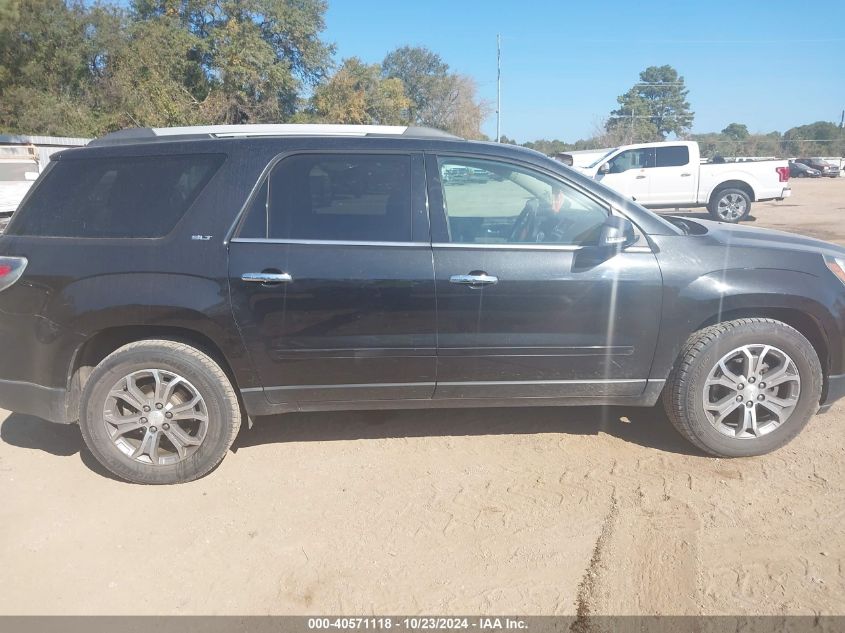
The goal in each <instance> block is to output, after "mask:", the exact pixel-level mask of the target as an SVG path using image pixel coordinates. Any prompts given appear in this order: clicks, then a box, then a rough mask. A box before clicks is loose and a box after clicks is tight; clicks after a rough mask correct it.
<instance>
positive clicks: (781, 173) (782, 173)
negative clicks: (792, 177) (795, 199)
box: [775, 167, 789, 182]
mask: <svg viewBox="0 0 845 633" xmlns="http://www.w3.org/2000/svg"><path fill="white" fill-rule="evenodd" d="M775 171H776V172H777V173H778V181H779V182H789V167H775Z"/></svg>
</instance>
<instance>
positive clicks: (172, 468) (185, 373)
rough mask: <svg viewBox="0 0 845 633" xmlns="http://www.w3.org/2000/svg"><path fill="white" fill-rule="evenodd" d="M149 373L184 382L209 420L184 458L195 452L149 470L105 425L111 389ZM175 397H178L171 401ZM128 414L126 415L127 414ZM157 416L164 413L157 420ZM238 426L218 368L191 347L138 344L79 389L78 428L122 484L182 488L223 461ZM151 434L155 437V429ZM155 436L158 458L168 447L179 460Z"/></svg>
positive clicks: (233, 399) (234, 401) (110, 359)
mask: <svg viewBox="0 0 845 633" xmlns="http://www.w3.org/2000/svg"><path fill="white" fill-rule="evenodd" d="M153 369H155V370H161V371H163V372H169V373H170V374H173V375H177V376H179V377H182V378H184V379H185V381H187V383H188V386H189V387H190V388H191V389H193V390H195V391H196V393H197V394H198V395H199V396H201V398H202V405H201V407H202V410H203V411H204V412H205V417H207V422H206V423H205V427H204V434H203V439H202V440H201V443H199V445H198V446H196V447H194V446H190V447H183V448H185V449H186V451H185V452H186V453H187V450H188V448H189V449H190V450H192V451H193V452H192V453H191V454H187V455H186V457H184V458H181V461H178V462H175V463H169V464H165V463H161V464H159V465H153V463H152V462H151V461H150V463H142V462H140V461H139V459H140V458H144V457H146V459H150V460H151V458H150V457H148V456H145V455H141V456H140V457H139V458H133V457H131V456H130V455H129V454H126V453H125V452H123V451H122V450H121V449H120V448H118V446H117V445H116V444H115V443H114V441H113V440H112V439H111V437H110V434H109V430H108V429H107V427H108V425H107V423H106V422H105V421H104V419H105V415H104V409H105V407H106V401H107V398H109V397H110V396H109V392H110V391H111V390H112V387H113V386H115V385H116V384H117V383H118V381H120V380H121V379H122V378H123V377H125V376H128V375H130V374H133V372H141V373H143V372H144V370H153ZM170 380H171V381H172V378H171V379H170ZM177 382H178V381H177ZM166 384H169V383H166ZM182 384H183V385H184V384H185V383H184V382H183V383H182ZM176 389H178V388H176ZM178 395H179V394H178V393H177V394H175V396H174V397H178ZM183 399H184V398H183ZM121 402H123V401H121ZM121 406H123V405H121ZM166 409H167V407H165V410H166ZM174 411H175V409H174ZM132 413H133V411H131V410H130V414H132ZM153 413H155V412H153ZM141 415H143V414H141ZM161 415H165V413H161V414H160V415H159V416H158V417H161ZM171 415H172V414H171ZM175 417H179V416H178V415H177V416H175ZM156 419H157V418H156ZM144 420H145V421H146V420H147V419H146V418H144ZM162 422H164V421H162ZM171 422H172V421H171ZM165 424H166V425H167V427H168V429H170V428H171V427H170V425H169V424H167V423H166V422H165ZM240 424H241V412H240V405H239V402H238V398H237V395H236V394H235V390H234V388H233V386H232V383H231V381H230V380H229V378H228V377H227V376H226V373H225V372H224V371H223V369H221V367H220V365H218V364H217V363H216V362H215V361H214V360H213V359H212V358H211V357H209V356H208V355H207V354H205V353H203V352H201V351H199V350H198V349H196V348H194V347H191V346H190V345H186V344H184V343H179V342H175V341H168V340H146V341H138V342H136V343H130V344H128V345H124V346H123V347H121V348H120V349H118V350H116V351H115V352H113V353H111V354H110V355H109V356H107V357H106V358H105V359H104V360H103V361H102V362H101V363H100V364H99V365H98V366H97V367H96V368H95V369H94V371H93V372H92V373H91V376H90V378H89V379H88V381H87V382H86V384H85V388H84V389H83V392H82V398H81V404H80V417H79V426H80V428H81V430H82V437H83V438H84V440H85V444H86V445H87V446H88V449H89V450H90V451H91V453H92V454H93V455H94V457H95V458H96V459H97V461H98V462H99V463H100V464H102V465H103V466H104V467H105V468H106V469H108V470H109V471H110V472H111V473H113V474H115V475H117V476H118V477H120V478H121V479H125V480H127V481H131V482H134V483H140V484H174V483H182V482H186V481H192V480H194V479H199V478H200V477H202V476H203V475H206V474H207V473H209V472H210V471H211V470H212V469H214V468H215V467H216V466H217V465H218V464H219V463H220V462H221V461H222V460H223V458H224V457H225V456H226V453H227V452H228V450H229V447H230V446H231V445H232V442H233V441H234V440H235V436H236V435H237V433H238V429H239V428H240ZM163 426H164V425H163ZM149 430H150V429H149V427H144V428H140V429H138V430H137V431H133V433H136V432H137V433H140V434H142V435H143V434H145V433H147V432H148V431H149ZM152 430H153V432H156V429H155V428H153V429H152ZM183 431H184V429H183ZM158 432H159V433H160V439H159V443H158V444H156V447H157V448H156V452H158V447H159V446H160V445H161V444H165V445H169V446H170V448H171V449H172V450H171V453H170V455H171V456H170V457H169V459H177V458H179V455H178V454H174V453H173V451H176V450H177V449H176V448H175V446H176V445H175V444H173V443H170V444H168V443H169V442H170V440H169V439H164V436H165V431H164V430H163V428H162V429H159V430H158ZM128 435H129V440H128V441H133V440H131V435H130V434H128ZM197 435H199V433H198V432H197ZM169 437H170V436H168V438H169ZM139 443H140V442H139ZM165 459H168V457H165Z"/></svg>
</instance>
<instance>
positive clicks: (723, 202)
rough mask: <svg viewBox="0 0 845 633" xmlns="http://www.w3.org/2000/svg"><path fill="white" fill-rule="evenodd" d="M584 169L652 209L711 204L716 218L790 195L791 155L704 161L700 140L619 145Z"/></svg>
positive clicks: (734, 216)
mask: <svg viewBox="0 0 845 633" xmlns="http://www.w3.org/2000/svg"><path fill="white" fill-rule="evenodd" d="M573 168H574V169H577V170H578V171H581V172H583V173H586V174H587V175H589V176H591V177H592V178H595V179H596V180H598V181H600V182H601V183H602V184H605V185H607V186H608V187H611V188H613V189H615V190H616V191H619V192H620V193H622V194H625V195H627V196H630V197H631V198H633V199H634V200H636V201H637V202H639V203H640V204H641V205H643V206H645V207H649V208H651V209H671V208H680V207H705V206H706V207H707V210H708V211H709V212H710V215H712V216H713V217H714V218H715V219H716V220H720V221H722V222H739V221H740V220H742V219H743V218H744V217H746V216H747V215H748V212H749V211H750V210H751V203H752V202H758V201H762V200H783V199H784V198H787V197H789V195H790V194H791V193H792V190H791V189H790V188H789V164H788V162H787V161H785V160H763V161H749V162H742V163H715V162H714V163H702V162H701V158H700V154H699V151H698V143H695V142H692V141H670V142H664V143H642V144H639V145H624V146H622V147H616V148H614V149H612V150H610V151H609V152H607V153H606V154H604V155H603V156H602V157H601V158H599V159H597V160H595V161H594V162H593V163H591V164H590V165H589V166H587V167H579V166H577V165H575V166H574V167H573Z"/></svg>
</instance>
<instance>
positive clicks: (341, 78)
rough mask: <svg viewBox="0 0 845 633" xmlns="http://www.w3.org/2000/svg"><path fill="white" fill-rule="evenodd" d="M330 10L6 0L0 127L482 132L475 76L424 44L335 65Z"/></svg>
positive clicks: (279, 3) (321, 2) (299, 4)
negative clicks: (359, 126) (275, 126)
mask: <svg viewBox="0 0 845 633" xmlns="http://www.w3.org/2000/svg"><path fill="white" fill-rule="evenodd" d="M325 12H326V0H131V2H130V4H129V5H128V7H126V6H125V5H124V4H123V3H117V2H116V0H112V2H111V3H109V2H108V1H106V2H103V3H100V4H93V3H91V2H89V1H86V0H0V94H2V99H0V131H2V132H16V133H28V134H56V135H74V136H96V135H100V134H103V133H105V132H109V131H112V130H115V129H120V128H125V127H132V126H153V127H154V126H168V125H192V124H214V123H263V122H267V123H273V122H282V121H299V122H305V121H324V122H332V123H371V124H387V125H400V124H414V125H430V126H434V127H439V128H442V129H445V130H447V131H450V132H453V133H455V134H458V135H461V136H464V137H467V138H483V136H484V135H483V134H482V133H481V124H482V122H483V121H484V119H485V117H486V116H487V114H488V113H489V110H490V108H489V106H488V104H487V103H485V102H484V101H482V100H480V99H479V98H478V96H477V87H476V84H475V82H474V81H473V80H472V79H471V78H469V77H465V76H461V75H457V74H454V73H451V72H449V66H448V64H446V63H445V62H444V61H443V60H442V59H441V58H440V56H438V55H437V54H436V53H434V52H432V51H430V50H428V49H426V48H419V47H417V48H412V47H403V48H399V49H396V50H395V51H393V52H391V53H389V54H388V55H387V56H386V57H385V60H384V63H383V64H365V63H364V62H362V61H361V60H359V59H356V58H352V59H347V60H345V61H343V63H342V64H341V65H340V67H339V68H338V69H337V72H335V73H334V74H330V72H329V71H330V69H331V67H332V60H331V58H332V55H333V53H334V47H333V46H332V45H330V44H328V43H326V42H324V41H323V40H322V39H321V38H320V35H321V33H322V31H323V30H324V28H325V22H324V15H325ZM309 92H310V96H309V97H307V98H306V97H304V96H303V94H304V93H309Z"/></svg>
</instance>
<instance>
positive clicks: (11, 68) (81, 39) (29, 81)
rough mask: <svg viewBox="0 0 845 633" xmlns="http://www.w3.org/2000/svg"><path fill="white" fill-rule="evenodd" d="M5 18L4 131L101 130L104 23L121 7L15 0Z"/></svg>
mask: <svg viewBox="0 0 845 633" xmlns="http://www.w3.org/2000/svg"><path fill="white" fill-rule="evenodd" d="M0 6H2V7H3V11H2V20H0V94H2V95H3V98H2V99H0V130H3V131H10V132H31V133H43V134H64V135H69V134H78V135H89V134H92V133H94V132H96V131H97V130H98V129H99V122H98V120H99V119H100V108H101V106H102V104H101V103H100V101H99V100H98V98H97V89H98V85H97V81H98V77H99V74H100V73H101V71H102V68H103V65H104V61H103V57H102V55H101V47H100V46H99V40H100V38H101V36H102V34H103V30H102V29H100V28H99V27H100V26H101V24H102V23H103V22H104V21H106V20H107V19H108V20H110V21H113V22H117V21H118V17H117V12H112V11H108V10H106V9H97V10H96V11H87V10H86V8H85V7H84V6H83V5H81V4H72V5H69V4H66V3H65V2H64V1H63V0H10V1H7V2H4V3H3V4H2V5H0Z"/></svg>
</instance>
